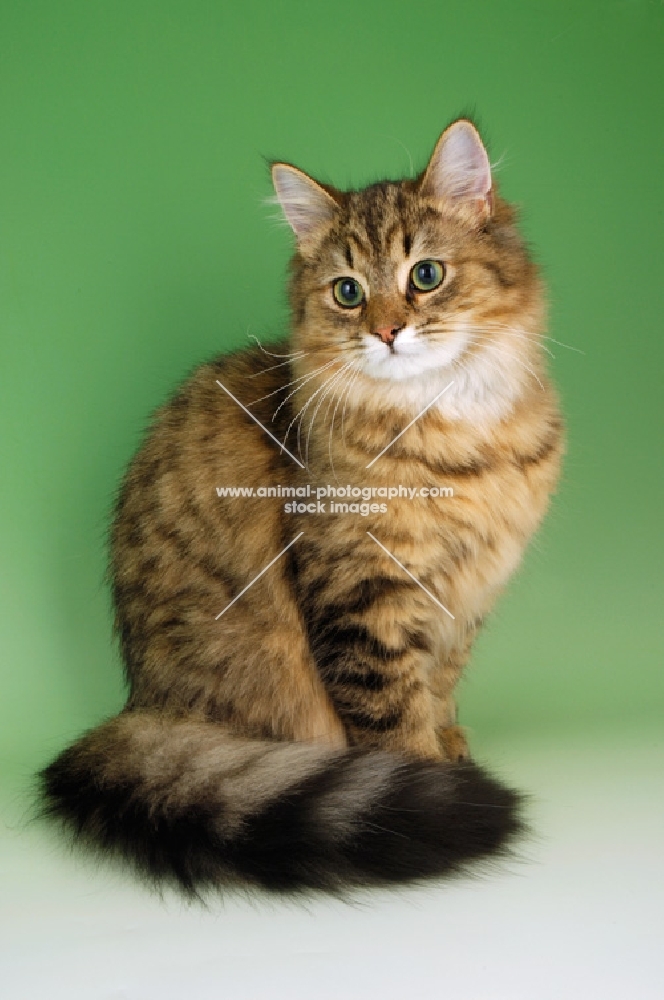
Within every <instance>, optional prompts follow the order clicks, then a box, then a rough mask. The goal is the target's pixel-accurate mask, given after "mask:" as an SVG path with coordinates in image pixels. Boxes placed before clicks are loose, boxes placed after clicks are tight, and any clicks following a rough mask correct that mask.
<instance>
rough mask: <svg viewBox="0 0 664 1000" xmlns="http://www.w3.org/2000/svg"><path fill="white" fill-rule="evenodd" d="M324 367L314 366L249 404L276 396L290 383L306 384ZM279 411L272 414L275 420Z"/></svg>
mask: <svg viewBox="0 0 664 1000" xmlns="http://www.w3.org/2000/svg"><path fill="white" fill-rule="evenodd" d="M327 363H328V362H326V364H327ZM323 368H325V365H324V364H323V365H320V366H319V367H318V368H314V369H313V371H310V372H306V373H305V374H304V375H299V376H298V377H297V378H294V379H291V381H290V382H286V383H285V385H280V386H279V388H278V389H273V390H272V392H266V393H265V395H264V396H259V397H258V399H254V400H252V402H251V403H249V404H248V405H249V406H253V405H254V403H260V402H261V400H262V399H269V398H270V396H276V394H277V393H278V392H283V390H284V389H287V388H288V386H289V385H296V384H297V383H298V382H302V383H303V384H304V382H305V380H307V379H308V378H309V377H313V376H314V375H315V374H316V373H317V372H320V371H322V370H323ZM291 395H292V394H291ZM289 398H290V397H289V396H287V397H286V399H289ZM286 399H284V400H283V403H285V402H286ZM283 403H282V404H281V405H282V406H283ZM277 412H278V409H277V410H276V411H275V413H274V414H273V416H272V419H273V420H274V418H275V416H276V414H277Z"/></svg>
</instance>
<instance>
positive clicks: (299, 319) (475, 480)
mask: <svg viewBox="0 0 664 1000" xmlns="http://www.w3.org/2000/svg"><path fill="white" fill-rule="evenodd" d="M478 144H479V145H478ZM487 164H488V160H486V154H484V153H483V147H481V143H480V140H479V137H478V136H477V133H476V132H475V131H474V129H473V128H472V126H470V125H469V123H467V122H460V123H456V124H455V125H453V126H451V128H450V130H448V131H447V132H446V133H445V134H444V136H443V138H442V139H441V141H440V142H439V144H438V146H437V147H436V151H435V152H434V155H433V157H432V160H431V162H430V164H429V166H428V167H427V170H426V171H425V172H424V173H423V174H422V175H421V176H420V178H418V179H417V180H415V181H400V182H382V183H379V184H375V185H372V186H371V187H369V188H366V189H364V190H363V191H357V192H346V193H344V192H339V191H336V190H333V189H332V188H329V187H325V188H323V187H321V186H319V185H318V184H316V182H315V181H313V180H312V179H311V178H307V177H306V175H303V174H302V173H301V172H300V171H297V170H295V168H292V167H289V166H288V165H286V164H278V165H276V166H275V186H276V189H277V194H278V196H279V198H280V200H281V202H282V205H283V207H284V211H285V214H286V217H287V218H288V220H289V221H290V223H291V225H292V226H293V229H294V231H295V234H296V237H297V243H298V245H297V252H296V254H295V257H294V259H293V264H292V273H291V302H292V315H293V326H292V335H291V337H290V338H289V339H288V340H286V341H284V342H283V343H282V344H280V345H276V346H274V345H272V346H270V347H269V352H271V353H266V349H264V348H261V347H259V346H254V347H251V348H249V349H247V350H244V351H240V352H238V353H235V354H231V355H226V356H222V357H220V358H218V359H216V360H213V361H212V362H210V363H208V364H206V365H203V366H201V367H200V368H199V369H198V370H197V371H196V372H195V373H194V374H193V376H192V377H191V378H190V379H189V380H188V381H187V382H186V383H185V384H184V385H183V386H182V388H181V389H180V390H179V391H178V393H177V394H176V395H175V397H174V398H173V399H171V400H170V401H169V402H168V403H166V404H165V406H163V407H162V408H161V409H160V410H159V411H158V412H157V414H156V415H155V417H154V420H153V423H152V426H151V428H150V430H149V432H148V434H147V435H146V439H145V441H144V443H143V445H142V447H141V448H140V450H139V451H138V453H137V455H136V456H135V458H134V459H133V461H132V463H131V465H130V467H129V469H128V471H127V474H126V476H125V478H124V481H123V483H122V486H121V489H120V493H119V496H118V502H117V509H116V516H115V519H114V523H113V527H112V533H111V576H112V583H113V593H114V603H115V609H116V627H117V632H118V635H119V638H120V643H121V648H122V654H123V659H124V662H125V666H126V672H127V681H128V685H129V689H130V690H129V699H128V704H127V708H126V709H125V711H124V712H123V713H122V714H121V715H120V716H119V717H118V718H117V719H115V720H111V721H110V722H108V723H106V724H104V725H103V726H101V727H99V728H98V729H97V730H94V731H93V732H92V733H89V734H88V735H86V736H84V737H83V738H82V739H81V740H79V741H78V743H76V744H75V745H74V746H73V747H71V748H69V749H68V750H65V751H64V752H63V753H62V754H61V755H60V757H59V758H58V759H57V760H56V761H54V763H53V764H51V765H50V767H48V768H47V769H46V770H45V772H44V774H43V782H44V791H45V800H46V803H47V808H48V811H49V812H50V813H52V814H54V815H57V816H60V817H61V818H62V819H64V820H65V821H66V823H67V824H68V825H69V826H70V827H71V828H72V829H73V830H75V831H76V832H78V833H79V834H80V835H81V836H82V837H83V838H84V839H85V840H86V841H87V842H89V843H92V844H95V845H97V846H99V847H102V848H104V849H107V850H110V851H112V852H115V853H119V854H121V855H122V856H124V857H127V858H129V859H131V860H133V861H134V863H135V864H136V865H137V866H138V868H139V869H140V870H141V871H142V872H144V873H146V874H147V875H148V876H149V877H150V878H152V879H156V880H160V879H164V878H166V879H174V880H176V881H177V882H178V883H179V884H180V885H181V886H182V887H183V888H184V889H185V890H186V891H199V890H203V889H205V888H208V887H219V886H221V885H224V884H226V883H227V882H232V881H237V880H238V879H240V880H244V881H247V882H249V883H250V884H253V885H258V886H262V887H266V888H270V889H274V890H278V891H295V890H298V889H309V888H316V887H317V888H323V889H326V890H333V891H337V890H339V889H341V888H342V887H343V886H346V885H350V886H355V885H370V884H385V883H392V882H399V881H404V882H407V881H413V880H418V879H420V878H423V877H426V876H437V875H442V874H445V873H448V872H454V871H458V870H461V869H463V868H464V867H465V866H466V865H467V864H468V863H469V862H471V861H475V860H478V859H480V858H484V857H488V856H490V855H492V854H494V853H496V852H500V851H501V850H502V849H503V848H504V847H505V846H506V845H507V844H508V843H509V842H510V841H511V839H512V837H513V836H514V834H515V833H516V832H517V831H518V829H519V820H518V816H517V805H518V796H517V795H516V793H514V792H512V791H510V790H508V789H506V788H504V787H502V786H501V785H500V784H499V783H497V782H496V781H494V780H493V779H492V778H490V777H489V776H487V775H486V774H484V773H483V772H482V771H481V770H480V769H479V768H478V767H477V766H476V765H475V764H473V763H471V762H470V761H469V760H468V759H467V758H468V748H467V745H466V741H465V737H464V734H463V731H462V730H461V729H460V728H459V727H458V725H457V713H456V705H455V701H454V688H455V685H456V683H457V681H458V679H459V677H460V675H461V673H462V671H463V668H464V666H465V664H466V662H467V660H468V657H469V656H470V652H471V648H472V643H473V640H474V638H475V635H476V633H477V631H478V629H479V628H480V627H481V624H482V621H483V620H484V618H485V617H486V616H487V614H488V613H489V612H490V611H491V608H492V607H493V605H494V603H495V600H496V598H497V597H498V595H499V594H500V592H501V590H502V589H503V587H504V585H505V583H506V582H507V580H508V579H509V577H510V575H511V574H512V572H513V571H514V570H515V568H516V567H517V565H518V563H519V561H520V558H521V555H522V553H523V550H524V548H525V546H526V544H527V542H528V540H529V538H530V537H531V536H532V534H533V532H534V531H535V530H536V528H537V526H538V525H539V523H540V521H541V519H542V517H543V515H544V513H545V510H546V508H547V505H548V502H549V498H550V495H551V493H552V491H553V489H554V486H555V483H556V479H557V476H558V470H559V464H560V458H561V454H562V448H563V443H562V424H561V419H560V416H559V412H558V407H557V402H556V396H555V393H554V391H553V389H552V388H551V385H550V383H549V381H548V378H547V375H546V369H545V364H544V357H543V347H542V344H543V339H542V338H543V316H544V306H543V292H542V288H541V283H540V280H539V278H538V275H537V272H536V269H535V267H534V265H533V264H532V262H531V261H530V259H529V257H528V255H527V253H526V250H525V248H524V246H523V243H522V241H521V239H520V237H519V235H518V233H517V230H516V227H515V220H514V213H513V211H512V209H511V208H510V207H509V206H508V205H507V204H506V203H505V202H504V201H502V199H501V198H500V197H499V195H498V193H497V192H496V190H495V187H494V186H490V184H491V182H490V175H489V174H487V170H488V166H487ZM423 259H433V260H439V261H440V262H441V263H442V265H444V280H443V282H442V284H441V285H440V287H438V288H437V289H434V290H432V291H430V292H426V293H420V292H418V290H417V288H416V287H414V286H413V284H412V280H411V278H410V277H409V276H410V275H411V273H412V269H413V266H414V265H415V264H416V263H417V261H420V260H423ZM347 275H350V276H351V277H353V279H354V280H356V281H357V282H358V283H359V285H360V286H361V287H362V289H363V290H364V301H363V302H362V304H361V305H360V306H358V307H357V308H352V309H349V308H343V307H342V306H341V305H340V304H339V303H338V302H337V301H336V300H335V298H334V294H333V288H334V283H335V281H336V280H337V279H338V278H340V277H344V276H347ZM381 331H382V332H381ZM386 331H387V333H386ZM390 331H391V332H390ZM218 382H220V383H221V384H222V386H223V387H225V389H226V390H228V392H230V393H232V394H233V396H235V397H236V399H238V400H240V401H241V402H242V404H243V405H244V406H245V407H247V408H248V409H249V410H250V412H251V413H253V414H254V415H255V417H256V418H257V420H258V421H260V422H261V423H262V424H263V425H264V426H265V427H268V428H269V429H270V430H271V432H272V434H273V435H274V436H275V437H276V438H277V439H279V440H282V441H283V442H284V444H285V445H286V446H287V448H288V450H289V451H290V452H291V453H292V454H295V455H300V456H301V459H302V462H303V463H304V464H305V465H306V466H307V467H306V469H303V468H301V467H299V466H298V465H297V464H296V463H295V462H294V461H293V459H292V457H290V456H289V454H287V453H286V452H285V451H284V450H280V449H279V448H278V447H277V445H276V444H275V443H274V440H273V439H272V438H270V437H269V436H268V435H266V434H265V432H264V430H263V429H261V427H260V426H259V425H258V424H257V423H255V422H254V421H252V420H251V418H250V417H249V416H248V415H247V413H246V411H245V410H244V409H242V408H241V407H239V406H237V405H236V403H235V402H233V401H232V400H231V398H230V396H229V395H228V392H225V391H224V390H223V389H222V388H221V387H220V386H219V385H218ZM450 382H453V385H451V386H450V387H449V389H447V390H446V391H445V392H444V394H442V395H440V394H441V392H442V390H443V389H445V387H446V386H447V385H448V384H449V383H450ZM437 395H440V398H439V400H438V402H437V403H436V405H434V406H431V407H430V408H429V409H427V411H426V413H424V414H423V415H422V416H420V418H419V419H418V420H416V421H415V422H414V423H412V426H410V427H409V429H408V430H407V431H406V432H405V433H403V434H401V431H402V430H403V429H404V427H406V426H407V425H408V424H409V423H411V422H412V421H413V418H414V417H416V416H417V414H418V413H419V412H420V411H421V410H422V409H423V408H424V407H425V406H427V405H428V404H429V403H430V401H431V400H432V399H433V398H434V397H435V396H437ZM397 435H400V436H399V437H398V439H397V440H396V441H393V439H394V438H395V437H396V436H397ZM391 442H393V443H391ZM384 449H387V450H385V451H384ZM383 451H384V454H383V455H382V456H381V457H380V459H378V460H376V461H375V462H374V459H376V456H377V455H379V454H380V453H381V452H383ZM307 483H312V484H314V485H319V484H328V483H330V484H339V485H341V484H343V485H345V484H349V485H352V486H361V487H366V486H371V487H373V486H375V487H380V486H383V485H385V484H388V485H390V484H402V485H404V486H407V487H421V486H426V485H445V486H448V487H452V488H453V490H454V497H453V498H449V499H445V500H443V501H438V502H435V501H433V500H431V499H424V498H417V499H414V500H409V501H403V500H394V501H390V503H389V505H388V509H387V510H386V511H385V512H384V513H375V512H374V513H369V514H368V515H367V516H355V517H353V516H351V515H344V514H342V513H330V512H329V511H327V512H326V513H325V514H324V515H323V514H321V515H313V514H309V513H307V514H298V513H290V512H288V511H287V510H286V509H285V505H284V502H283V500H265V499H261V498H258V497H254V498H246V499H242V500H239V499H236V498H231V497H219V496H218V495H217V493H216V487H217V486H219V485H242V486H246V487H252V486H253V487H254V488H258V487H260V486H270V485H275V486H276V485H277V484H278V485H281V486H282V487H283V486H290V487H298V486H303V485H306V484H307ZM300 532H301V533H302V535H301V537H300V538H299V539H298V541H297V542H296V543H295V544H294V545H293V546H291V547H290V548H289V549H288V551H287V553H286V554H285V555H283V556H282V557H281V558H279V559H278V560H277V561H276V562H275V564H274V565H273V566H272V567H271V568H270V570H269V571H268V572H267V573H265V574H264V575H262V576H261V577H260V578H259V579H258V580H257V581H256V582H255V583H254V584H253V585H252V586H251V587H250V588H249V589H248V590H247V591H246V593H244V594H243V595H242V597H241V598H240V599H239V600H238V601H237V602H236V603H234V604H233V605H232V607H231V608H230V609H229V610H228V612H227V613H225V614H224V615H223V616H222V617H221V618H219V619H218V620H217V618H216V616H217V615H218V613H219V612H220V611H222V610H223V609H224V608H225V607H226V606H227V605H228V604H229V602H231V601H233V599H234V598H235V597H237V596H238V595H239V594H240V593H241V591H242V590H243V589H244V588H245V587H246V586H247V584H248V583H249V582H250V581H252V580H253V579H254V578H255V577H257V576H258V574H260V573H261V571H262V570H263V568H264V567H265V566H266V565H267V564H268V563H269V562H270V561H271V560H273V559H276V558H277V557H278V556H279V554H280V553H281V552H282V550H283V549H284V547H285V546H287V545H288V544H289V543H290V542H291V541H292V540H293V539H294V538H295V537H296V536H297V535H298V534H299V533H300ZM369 533H370V534H369ZM371 535H373V536H374V537H375V538H377V539H379V541H380V542H381V544H382V545H383V546H385V548H387V549H388V550H389V552H391V553H392V555H393V556H394V559H396V560H397V561H398V563H401V564H402V565H403V566H405V567H406V568H407V569H408V571H409V573H410V574H412V576H414V577H415V578H416V580H417V581H419V583H420V584H422V586H423V587H425V588H426V590H428V591H429V592H430V593H431V594H433V595H435V596H436V598H437V600H439V601H440V602H442V604H444V606H445V607H446V608H448V609H450V610H451V611H452V613H453V615H454V617H453V618H452V617H450V616H449V615H447V614H445V613H444V612H443V611H442V610H441V608H440V606H439V605H437V604H436V603H434V602H433V601H432V600H431V599H430V597H429V596H428V594H427V593H425V592H424V591H423V590H422V587H420V586H419V585H418V584H417V583H416V582H414V581H413V579H412V577H410V576H409V575H408V574H406V573H404V572H403V571H402V569H401V568H400V567H399V565H397V563H396V562H395V561H394V559H391V558H390V557H389V556H388V555H387V554H386V552H385V551H384V549H381V547H380V546H379V545H377V544H376V542H375V541H374V540H373V538H372V537H371Z"/></svg>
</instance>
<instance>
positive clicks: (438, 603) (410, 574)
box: [367, 382, 454, 620]
mask: <svg viewBox="0 0 664 1000" xmlns="http://www.w3.org/2000/svg"><path fill="white" fill-rule="evenodd" d="M451 384H452V383H451V382H450V385H451ZM449 387H450V386H449V385H448V386H447V388H448V389H449ZM443 391H444V390H443ZM430 405H431V404H429V406H430ZM367 535H368V536H369V538H371V539H372V540H373V541H374V542H375V543H376V545H380V547H381V549H382V550H383V552H385V553H386V554H387V555H388V556H389V557H390V559H393V560H394V562H395V563H396V564H397V566H400V567H401V569H402V570H403V571H404V573H407V574H408V576H409V577H410V578H411V580H412V581H413V583H416V584H417V586H418V587H421V588H422V590H423V591H424V593H425V594H426V595H427V597H430V598H431V600H432V601H433V602H434V604H437V605H438V607H439V608H442V609H443V611H444V612H445V614H446V615H449V616H450V618H451V619H452V620H454V615H453V614H452V612H451V611H448V610H447V608H446V607H445V605H444V604H441V603H440V601H439V600H438V598H437V597H434V595H433V594H432V593H431V591H430V590H427V588H426V587H425V586H424V584H423V583H420V581H419V580H418V579H417V577H416V576H413V574H412V573H411V572H410V570H409V569H406V567H405V566H404V565H403V563H400V562H399V560H398V559H397V557H396V556H393V555H392V553H391V552H390V550H389V549H386V548H385V546H384V545H383V543H382V542H379V541H378V539H377V538H376V536H375V535H372V534H371V532H370V531H367Z"/></svg>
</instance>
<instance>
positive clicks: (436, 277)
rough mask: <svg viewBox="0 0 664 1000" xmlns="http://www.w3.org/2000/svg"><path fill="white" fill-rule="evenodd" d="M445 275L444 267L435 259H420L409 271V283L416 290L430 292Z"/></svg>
mask: <svg viewBox="0 0 664 1000" xmlns="http://www.w3.org/2000/svg"><path fill="white" fill-rule="evenodd" d="M444 277H445V267H444V265H443V264H441V263H440V262H439V261H437V260H421V261H420V262H419V264H416V265H415V267H414V268H413V270H412V271H411V272H410V283H411V285H412V286H413V288H416V289H417V291H418V292H432V291H433V289H434V288H438V285H439V284H440V283H441V281H442V280H443V278H444Z"/></svg>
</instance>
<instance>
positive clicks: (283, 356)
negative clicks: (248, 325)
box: [247, 333, 304, 358]
mask: <svg viewBox="0 0 664 1000" xmlns="http://www.w3.org/2000/svg"><path fill="white" fill-rule="evenodd" d="M247 337H248V339H249V340H255V341H256V343H257V344H258V346H259V347H260V349H261V351H262V352H263V354H269V355H270V357H271V358H296V357H298V355H300V354H304V351H295V352H294V354H274V353H273V352H272V351H268V350H267V349H266V348H265V347H263V345H262V344H261V342H260V340H259V339H258V337H256V336H255V335H254V334H253V333H249V334H247Z"/></svg>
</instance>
